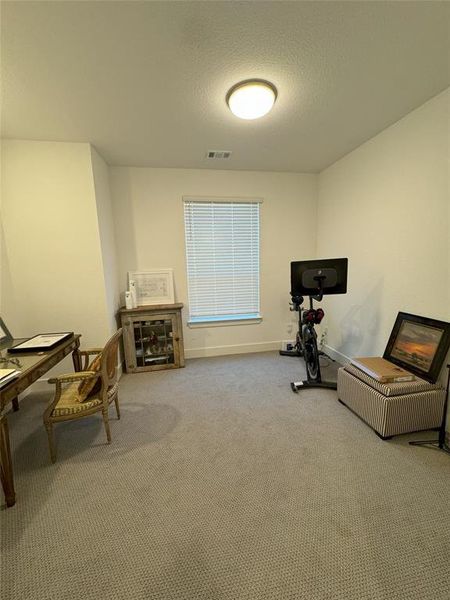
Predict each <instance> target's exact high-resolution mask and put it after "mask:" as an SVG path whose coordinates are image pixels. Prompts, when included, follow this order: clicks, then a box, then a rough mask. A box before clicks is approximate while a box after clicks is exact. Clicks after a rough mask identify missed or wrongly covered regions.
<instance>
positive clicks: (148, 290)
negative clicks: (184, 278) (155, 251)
mask: <svg viewBox="0 0 450 600" xmlns="http://www.w3.org/2000/svg"><path fill="white" fill-rule="evenodd" d="M131 281H134V283H135V286H136V303H137V305H138V306H146V305H148V304H173V303H174V302H175V294H174V288H173V269H152V270H149V271H128V285H130V282H131Z"/></svg>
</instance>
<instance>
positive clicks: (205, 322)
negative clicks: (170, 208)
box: [182, 196, 263, 328]
mask: <svg viewBox="0 0 450 600" xmlns="http://www.w3.org/2000/svg"><path fill="white" fill-rule="evenodd" d="M193 202H195V203H201V202H204V203H205V204H211V203H212V204H258V205H259V207H258V305H259V306H258V308H259V310H258V312H257V313H251V314H250V313H249V316H243V315H237V316H236V317H233V316H226V317H225V316H224V317H223V318H221V317H220V316H217V317H213V318H211V317H194V318H192V316H191V314H190V294H189V272H188V248H187V232H186V215H185V205H186V204H187V203H193ZM262 203H263V199H262V198H256V197H253V196H252V197H244V196H239V197H234V196H183V198H182V204H183V227H184V244H185V260H186V264H185V272H186V284H187V294H188V319H187V326H188V327H190V328H202V327H227V326H233V325H252V324H258V323H261V322H262V319H263V317H262V314H261V204H262Z"/></svg>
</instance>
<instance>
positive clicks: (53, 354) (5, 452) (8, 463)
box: [0, 334, 81, 507]
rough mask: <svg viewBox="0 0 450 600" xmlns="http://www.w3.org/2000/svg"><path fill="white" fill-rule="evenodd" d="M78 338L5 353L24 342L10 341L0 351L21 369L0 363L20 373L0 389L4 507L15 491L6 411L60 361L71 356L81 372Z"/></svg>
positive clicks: (12, 500)
mask: <svg viewBox="0 0 450 600" xmlns="http://www.w3.org/2000/svg"><path fill="white" fill-rule="evenodd" d="M80 337H81V336H80V335H78V334H76V335H73V336H71V337H70V338H68V339H67V340H64V341H63V342H61V344H58V345H57V346H55V348H53V349H52V350H48V351H46V352H39V353H26V354H25V353H24V354H8V353H7V349H8V347H11V346H14V345H15V344H17V343H19V342H20V341H23V340H12V341H11V342H10V343H8V345H7V346H6V347H5V348H3V349H2V356H3V357H8V358H11V359H13V358H14V359H15V358H17V359H18V360H19V362H20V367H18V366H16V365H14V364H11V363H9V364H3V365H2V368H12V369H17V370H18V371H20V372H21V373H20V375H19V376H18V377H17V378H16V379H13V380H12V381H10V382H9V383H7V384H6V385H5V386H4V387H2V388H1V389H0V479H1V482H2V487H3V491H4V494H5V499H6V506H8V507H9V506H13V505H14V504H15V503H16V494H15V491H14V476H13V467H12V460H11V447H10V443H9V432H8V421H7V413H6V408H7V406H8V404H9V403H10V402H11V404H12V406H13V410H19V404H18V398H17V397H18V395H19V394H20V393H22V392H23V391H25V390H26V389H27V388H28V387H29V386H30V385H31V384H32V383H34V382H35V381H37V380H38V379H39V378H40V377H42V375H44V373H47V371H49V370H50V369H51V368H52V367H54V366H55V365H57V364H58V363H59V362H60V361H62V359H63V358H64V357H65V356H67V355H68V354H70V353H71V352H72V353H73V354H72V359H73V365H74V368H75V371H80V369H81V365H80V356H79V354H78V352H77V351H78V348H79V346H80Z"/></svg>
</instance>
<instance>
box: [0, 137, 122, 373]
mask: <svg viewBox="0 0 450 600" xmlns="http://www.w3.org/2000/svg"><path fill="white" fill-rule="evenodd" d="M1 192H2V224H3V229H4V245H3V256H2V272H1V281H2V286H1V313H2V317H3V318H4V319H5V322H6V324H7V326H8V327H9V329H10V330H11V332H12V333H13V335H14V336H15V337H29V336H32V335H35V334H37V333H41V332H48V331H75V332H77V333H81V334H82V336H83V337H82V344H83V345H84V346H98V345H101V344H102V343H103V342H104V341H105V340H106V339H107V338H108V337H109V333H110V328H109V317H108V309H107V302H106V295H105V285H104V274H103V272H104V271H103V262H102V252H101V245H100V239H99V225H98V220H97V206H96V199H95V189H94V182H93V176H92V164H91V151H90V146H89V144H73V143H60V142H30V141H17V140H8V141H4V142H2V187H1ZM69 368H71V366H70V363H69V362H68V359H66V361H65V363H64V364H61V365H60V366H59V367H58V368H57V371H59V372H61V371H62V370H67V369H69Z"/></svg>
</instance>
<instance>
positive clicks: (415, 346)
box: [383, 312, 450, 383]
mask: <svg viewBox="0 0 450 600" xmlns="http://www.w3.org/2000/svg"><path fill="white" fill-rule="evenodd" d="M449 346H450V323H447V322H446V321H438V320H437V319H429V318H427V317H420V316H418V315H411V314H408V313H404V312H399V313H398V315H397V318H396V320H395V323H394V327H393V329H392V332H391V335H390V336H389V341H388V344H387V346H386V350H385V351H384V354H383V358H385V359H386V360H389V361H390V362H392V363H395V364H396V365H398V366H399V367H403V368H404V369H406V370H407V371H410V372H411V373H415V374H416V375H417V376H418V377H421V378H422V379H426V380H427V381H429V382H431V383H435V382H436V380H437V378H438V377H439V373H440V371H441V368H442V364H443V362H444V360H445V357H446V355H447V352H448V349H449Z"/></svg>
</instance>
